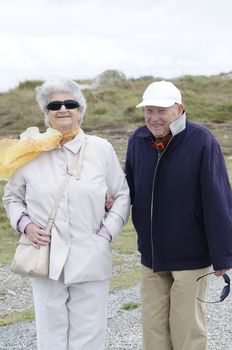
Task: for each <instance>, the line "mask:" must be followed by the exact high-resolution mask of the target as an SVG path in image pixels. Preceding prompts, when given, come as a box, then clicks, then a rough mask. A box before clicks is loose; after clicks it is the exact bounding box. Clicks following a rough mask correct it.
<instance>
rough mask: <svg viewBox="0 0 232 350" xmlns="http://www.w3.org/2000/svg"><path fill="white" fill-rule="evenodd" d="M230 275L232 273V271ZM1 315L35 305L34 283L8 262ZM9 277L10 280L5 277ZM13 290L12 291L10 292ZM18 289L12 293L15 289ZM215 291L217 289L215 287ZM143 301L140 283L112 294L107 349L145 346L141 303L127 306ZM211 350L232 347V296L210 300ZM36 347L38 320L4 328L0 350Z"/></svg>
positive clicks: (128, 349) (134, 349)
mask: <svg viewBox="0 0 232 350" xmlns="http://www.w3.org/2000/svg"><path fill="white" fill-rule="evenodd" d="M229 275H230V277H232V276H231V273H229ZM0 278H1V281H2V283H1V287H0V288H1V289H0V295H1V297H2V296H4V298H5V299H4V302H3V301H2V300H1V302H0V316H1V315H3V314H4V313H5V312H9V311H15V310H17V311H20V310H23V309H26V308H29V307H32V305H33V304H32V298H31V289H30V283H29V281H28V279H27V278H22V277H20V276H17V275H14V274H12V273H11V272H10V271H9V268H8V267H7V266H3V267H1V268H0ZM6 280H7V283H4V281H6ZM9 291H10V293H9ZM12 291H13V292H14V293H11V292H12ZM211 293H214V290H212V291H211ZM130 302H135V303H138V304H140V291H139V286H136V287H134V288H128V289H124V290H120V291H117V292H114V293H111V294H110V298H109V306H108V329H107V337H106V346H105V350H141V325H140V307H138V308H137V309H133V310H130V311H126V310H123V305H124V304H126V303H130ZM206 307H207V323H208V334H209V344H208V350H232V296H231V295H229V297H228V298H227V299H226V300H225V301H224V302H222V303H218V304H208V305H206ZM21 349H26V350H36V332H35V322H34V321H26V322H18V323H15V324H12V325H8V326H4V327H1V328H0V350H21Z"/></svg>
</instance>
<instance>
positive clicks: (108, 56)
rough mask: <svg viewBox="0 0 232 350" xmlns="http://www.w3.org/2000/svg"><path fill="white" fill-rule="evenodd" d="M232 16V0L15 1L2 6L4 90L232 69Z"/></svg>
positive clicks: (0, 50) (0, 48)
mask: <svg viewBox="0 0 232 350" xmlns="http://www.w3.org/2000/svg"><path fill="white" fill-rule="evenodd" d="M231 10H232V3H231V1H230V0H221V1H220V2H218V0H189V1H184V0H178V2H173V0H143V1H141V0H127V1H125V0H117V1H114V2H113V1H109V0H56V1H54V0H35V1H30V0H21V1H20V2H18V1H17V0H8V1H7V2H4V3H3V4H1V22H0V33H1V35H0V40H1V46H0V67H1V68H0V73H1V81H0V90H3V89H7V88H8V87H9V86H13V85H16V84H17V83H18V82H19V81H23V80H26V79H47V78H49V77H54V76H67V77H70V78H74V79H76V78H93V77H94V76H95V75H97V74H99V73H101V72H102V71H103V70H105V69H120V70H122V71H123V72H124V73H125V74H126V75H127V76H134V77H138V76H140V75H155V76H161V77H172V76H178V75H182V74H216V73H220V72H221V71H229V70H232V62H231V56H232V47H231V44H230V42H231V34H232V33H231V32H232V25H231V20H230V14H231ZM12 82H14V83H12ZM12 84H13V85H12Z"/></svg>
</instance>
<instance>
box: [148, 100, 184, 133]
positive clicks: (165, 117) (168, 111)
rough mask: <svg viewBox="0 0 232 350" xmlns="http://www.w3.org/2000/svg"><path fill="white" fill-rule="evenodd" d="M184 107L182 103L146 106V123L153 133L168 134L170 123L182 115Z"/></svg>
mask: <svg viewBox="0 0 232 350" xmlns="http://www.w3.org/2000/svg"><path fill="white" fill-rule="evenodd" d="M183 111H184V107H183V105H181V104H174V105H173V106H171V107H156V106H146V107H145V113H144V117H145V124H146V126H147V128H148V129H149V130H150V131H151V133H152V134H153V135H154V136H155V137H156V138H159V137H164V136H166V135H167V134H168V133H169V131H170V129H169V125H170V124H171V123H172V122H173V121H174V120H176V119H177V118H178V117H179V116H181V115H182V113H183Z"/></svg>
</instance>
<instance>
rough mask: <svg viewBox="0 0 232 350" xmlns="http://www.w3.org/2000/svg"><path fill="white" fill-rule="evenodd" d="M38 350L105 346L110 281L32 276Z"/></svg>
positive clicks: (100, 349) (93, 349) (97, 349)
mask: <svg viewBox="0 0 232 350" xmlns="http://www.w3.org/2000/svg"><path fill="white" fill-rule="evenodd" d="M31 283H32V289H33V298H34V306H35V315H36V333H37V349H38V350H103V349H104V341H105V334H106V326H107V302H108V285H109V281H108V280H104V281H97V282H83V283H75V284H70V285H65V284H64V282H63V281H62V279H60V280H58V281H54V280H51V279H48V278H40V277H38V278H32V279H31Z"/></svg>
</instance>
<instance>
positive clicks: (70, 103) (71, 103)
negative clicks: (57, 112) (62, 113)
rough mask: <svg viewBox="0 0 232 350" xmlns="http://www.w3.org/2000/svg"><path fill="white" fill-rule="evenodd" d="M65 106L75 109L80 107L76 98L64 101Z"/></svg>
mask: <svg viewBox="0 0 232 350" xmlns="http://www.w3.org/2000/svg"><path fill="white" fill-rule="evenodd" d="M64 105H65V108H67V109H74V108H78V107H80V105H79V103H78V102H77V101H74V100H66V101H64Z"/></svg>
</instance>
